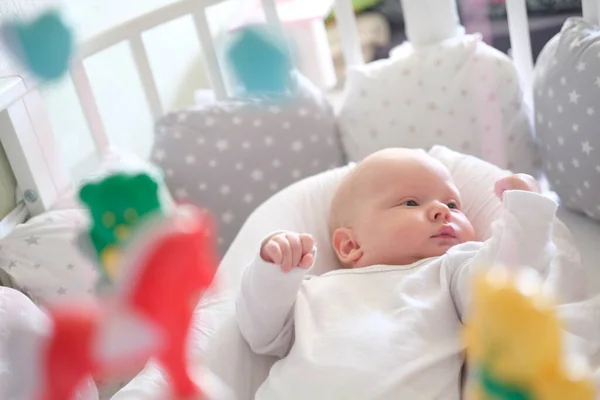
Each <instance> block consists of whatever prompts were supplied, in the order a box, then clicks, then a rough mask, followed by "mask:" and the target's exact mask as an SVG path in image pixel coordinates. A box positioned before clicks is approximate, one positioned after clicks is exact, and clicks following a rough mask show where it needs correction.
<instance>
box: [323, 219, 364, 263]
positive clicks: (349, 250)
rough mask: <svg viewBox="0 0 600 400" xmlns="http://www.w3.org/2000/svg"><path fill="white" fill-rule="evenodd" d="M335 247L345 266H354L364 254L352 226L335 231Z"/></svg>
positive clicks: (333, 239) (333, 240)
mask: <svg viewBox="0 0 600 400" xmlns="http://www.w3.org/2000/svg"><path fill="white" fill-rule="evenodd" d="M331 241H332V243H333V249H334V250H335V254H336V255H337V257H338V259H339V260H340V262H341V263H342V265H343V266H344V268H352V267H353V266H354V263H355V262H356V261H358V260H359V259H360V257H361V256H362V253H363V252H362V250H361V248H360V245H359V244H358V242H357V241H356V237H355V235H354V231H353V230H352V229H351V228H338V229H336V230H335V231H334V232H333V237H332V240H331Z"/></svg>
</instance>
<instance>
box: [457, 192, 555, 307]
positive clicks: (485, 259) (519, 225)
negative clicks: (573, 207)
mask: <svg viewBox="0 0 600 400" xmlns="http://www.w3.org/2000/svg"><path fill="white" fill-rule="evenodd" d="M503 204H504V209H503V211H502V214H501V216H500V218H499V219H498V220H497V221H496V222H494V224H493V225H492V236H491V237H490V239H488V240H487V241H485V242H484V243H483V245H482V246H480V247H478V248H477V250H474V246H471V244H467V245H464V246H461V247H460V248H459V249H457V250H456V251H453V252H452V256H451V257H449V258H448V263H449V268H448V269H449V271H450V290H451V292H452V297H453V299H454V302H455V304H456V308H457V310H458V313H459V315H460V316H461V318H462V315H463V312H464V311H465V310H466V309H467V307H468V302H469V292H470V286H471V283H472V278H473V272H474V271H475V270H476V269H478V268H488V267H489V266H491V265H498V264H501V265H507V266H516V267H519V266H524V267H529V268H533V269H535V270H536V271H538V272H539V273H540V274H541V275H542V276H545V275H546V274H547V272H548V269H549V267H550V264H551V263H552V260H553V258H554V256H555V254H556V247H555V245H554V243H553V241H552V227H553V222H554V218H555V215H556V209H557V207H558V205H557V204H556V202H554V201H553V200H551V199H549V198H547V197H544V196H542V195H540V194H537V193H533V192H527V191H521V190H511V191H507V192H505V193H504V201H503ZM473 245H474V244H473ZM452 264H454V265H452Z"/></svg>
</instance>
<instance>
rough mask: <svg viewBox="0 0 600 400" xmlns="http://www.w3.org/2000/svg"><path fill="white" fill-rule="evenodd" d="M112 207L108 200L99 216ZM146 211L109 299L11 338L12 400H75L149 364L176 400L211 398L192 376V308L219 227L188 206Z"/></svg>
mask: <svg viewBox="0 0 600 400" xmlns="http://www.w3.org/2000/svg"><path fill="white" fill-rule="evenodd" d="M112 178H114V177H112ZM110 179H111V177H109V178H107V179H106V180H105V181H104V183H105V184H106V182H107V181H110ZM119 195H121V193H115V192H112V196H114V197H118V196H119ZM101 198H104V197H103V196H100V197H98V198H97V200H100V199H101ZM105 200H106V199H105ZM142 203H143V204H145V205H146V206H148V204H154V203H153V202H152V201H150V203H146V202H142ZM113 206H114V203H111V202H110V200H108V201H107V204H105V205H102V207H101V208H106V209H111V210H112V211H115V209H114V208H113ZM128 209H129V208H123V210H124V211H125V213H126V210H128ZM148 209H152V207H149V208H143V209H142V210H141V211H140V214H141V215H146V216H145V217H143V218H140V220H139V221H138V222H137V224H138V225H137V227H136V229H135V230H132V231H131V237H130V240H129V241H128V242H127V244H126V245H124V246H123V247H122V248H121V250H120V251H121V255H120V256H119V257H118V258H117V259H116V261H115V262H116V266H115V274H114V278H115V286H114V292H113V293H112V295H111V296H110V297H106V298H105V299H101V300H98V301H90V302H77V303H72V304H71V303H66V304H56V305H54V306H51V307H49V308H48V314H49V317H50V326H49V327H48V328H47V329H45V330H40V331H39V332H21V331H19V330H16V331H15V332H12V333H11V336H10V338H9V347H11V349H12V357H11V370H12V373H13V374H14V378H13V379H12V380H11V383H12V385H13V387H12V391H11V393H12V395H13V396H14V398H16V399H19V400H74V399H75V394H76V391H77V389H78V388H80V387H81V385H82V384H83V383H84V382H85V381H86V380H88V379H90V378H100V379H103V380H104V379H107V378H108V379H112V378H116V377H119V376H120V375H121V374H128V375H130V374H131V373H136V372H138V371H139V370H140V369H141V368H142V367H143V366H144V364H145V363H146V362H147V361H148V360H149V359H154V360H156V361H157V362H158V363H159V364H160V365H161V367H162V370H163V371H164V372H165V374H166V377H167V381H168V383H169V386H170V389H171V393H172V396H173V397H172V398H175V399H186V400H187V399H205V398H207V397H204V396H203V393H202V391H201V390H200V388H199V387H198V385H197V384H196V382H195V381H194V380H193V379H192V377H191V376H190V373H189V371H188V365H187V364H188V360H187V358H188V350H187V343H188V336H189V332H190V327H191V323H192V316H193V311H194V308H195V306H196V304H197V302H198V300H199V299H200V297H201V296H202V295H203V293H204V291H205V290H206V289H207V288H208V287H209V285H210V284H211V282H212V279H213V276H214V273H215V269H216V265H217V259H216V254H215V252H214V249H215V241H214V234H215V232H214V228H215V227H214V224H213V222H212V219H211V218H210V216H209V215H208V213H207V212H205V211H202V210H200V209H198V208H196V207H194V206H191V205H181V206H179V207H177V208H176V209H175V210H174V211H173V212H172V213H170V214H169V215H165V214H163V213H148V214H145V213H144V211H143V210H148ZM123 210H121V211H123ZM92 214H95V211H92ZM125 220H126V219H125ZM125 220H124V221H125ZM94 226H95V225H94ZM105 228H109V227H105ZM92 232H94V229H92ZM217 400H220V397H219V398H218V399H217Z"/></svg>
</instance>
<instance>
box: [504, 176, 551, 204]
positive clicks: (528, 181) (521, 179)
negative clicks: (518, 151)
mask: <svg viewBox="0 0 600 400" xmlns="http://www.w3.org/2000/svg"><path fill="white" fill-rule="evenodd" d="M494 189H495V192H496V196H498V197H499V198H500V200H502V196H503V195H504V192H505V191H507V190H525V191H528V192H535V193H540V192H541V189H540V185H539V184H538V182H537V181H536V180H535V178H534V177H533V176H531V175H527V174H515V175H509V176H506V177H504V178H502V179H500V180H498V181H497V182H496V186H495V188H494Z"/></svg>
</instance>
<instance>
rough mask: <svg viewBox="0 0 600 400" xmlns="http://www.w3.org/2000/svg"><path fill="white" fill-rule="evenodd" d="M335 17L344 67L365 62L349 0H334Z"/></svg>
mask: <svg viewBox="0 0 600 400" xmlns="http://www.w3.org/2000/svg"><path fill="white" fill-rule="evenodd" d="M334 7H335V19H336V23H337V29H338V32H339V35H340V41H341V43H342V52H343V54H344V61H345V62H346V68H348V67H351V66H355V65H362V64H364V63H365V59H364V57H363V53H362V49H361V45H360V39H359V36H358V27H357V26H356V18H355V17H354V9H353V8H352V2H351V0H335V5H334Z"/></svg>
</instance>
